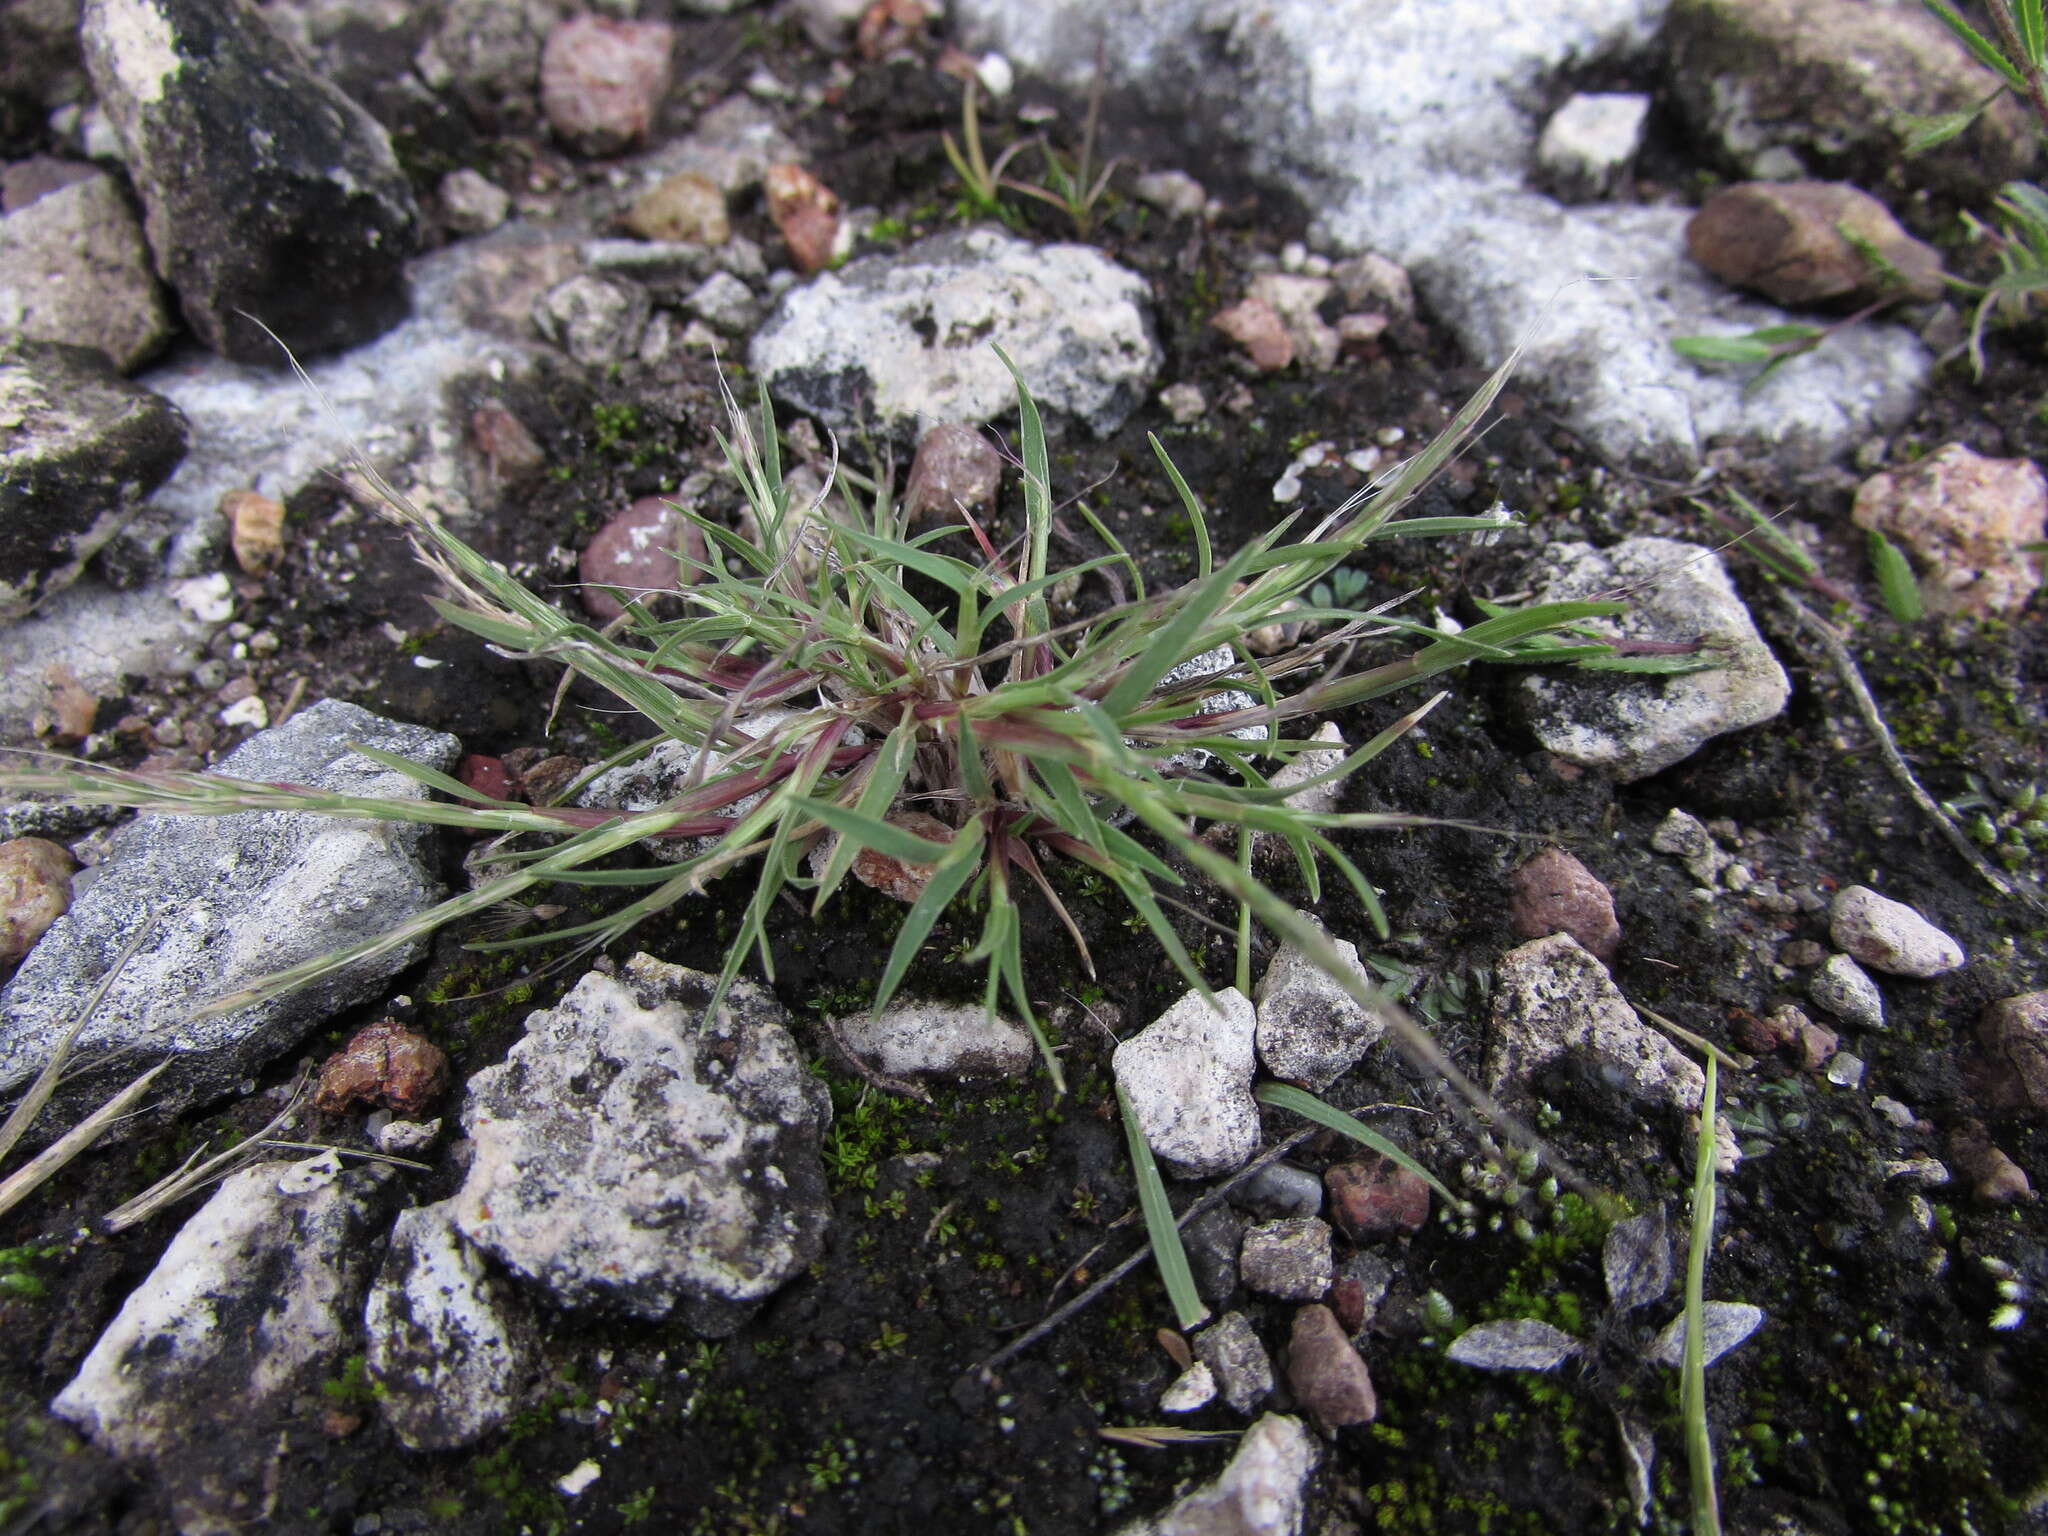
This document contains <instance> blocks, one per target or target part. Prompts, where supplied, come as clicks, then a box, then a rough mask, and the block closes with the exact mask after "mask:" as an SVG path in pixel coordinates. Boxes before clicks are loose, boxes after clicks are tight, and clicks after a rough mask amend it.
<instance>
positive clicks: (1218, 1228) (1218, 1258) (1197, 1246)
mask: <svg viewBox="0 0 2048 1536" xmlns="http://www.w3.org/2000/svg"><path fill="white" fill-rule="evenodd" d="M1246 1225H1247V1223H1246V1221H1245V1217H1244V1213H1243V1212H1242V1211H1238V1210H1236V1209H1234V1208H1232V1207H1231V1206H1230V1205H1228V1204H1224V1205H1219V1206H1217V1207H1215V1208H1214V1209H1213V1210H1210V1211H1208V1212H1206V1213H1205V1214H1203V1215H1201V1216H1197V1217H1196V1218H1195V1219H1194V1220H1193V1221H1191V1222H1189V1223H1188V1224H1187V1225H1186V1226H1184V1227H1182V1228H1181V1229H1180V1241H1181V1246H1182V1247H1183V1248H1185V1249H1186V1250H1187V1255H1188V1269H1189V1270H1190V1271H1191V1272H1192V1273H1193V1275H1194V1277H1195V1289H1196V1291H1197V1292H1199V1293H1200V1295H1201V1297H1202V1300H1204V1301H1205V1302H1207V1303H1208V1304H1209V1305H1210V1306H1212V1307H1220V1306H1223V1305H1224V1304H1226V1303H1227V1302H1228V1301H1229V1300H1230V1297H1231V1293H1232V1292H1234V1291H1235V1290H1236V1289H1237V1253H1238V1250H1239V1249H1240V1248H1241V1247H1243V1246H1244V1229H1245V1227H1246Z"/></svg>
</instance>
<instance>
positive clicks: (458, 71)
mask: <svg viewBox="0 0 2048 1536" xmlns="http://www.w3.org/2000/svg"><path fill="white" fill-rule="evenodd" d="M568 11H569V6H568V4H567V3H566V0H446V4H445V5H444V6H442V7H441V9H440V14H439V25H438V26H437V27H436V28H435V30H434V32H433V34H432V35H431V36H430V37H428V39H427V40H426V42H425V43H424V44H422V45H421V47H420V49H419V51H418V52H417V53H416V54H415V55H414V56H413V68H414V69H415V70H416V71H417V72H418V74H419V77H420V79H421V80H422V81H424V82H425V83H426V84H427V85H428V86H429V87H431V88H432V89H433V90H436V91H440V92H444V93H446V94H447V95H450V96H452V97H454V99H455V100H456V102H457V103H459V104H460V105H461V107H462V108H463V110H464V111H466V112H467V113H468V114H469V116H470V118H471V119H472V120H473V121H474V122H475V123H476V125H477V127H478V128H479V129H481V130H482V131H483V132H485V133H495V134H516V133H520V132H524V131H529V130H531V129H532V128H533V127H534V126H535V125H537V124H538V123H539V121H540V51H541V46H542V45H543V44H544V43H545V42H546V41H547V35H548V33H549V31H550V30H551V29H552V28H553V27H554V25H555V23H556V22H557V21H560V20H561V19H562V17H563V16H565V15H567V14H568Z"/></svg>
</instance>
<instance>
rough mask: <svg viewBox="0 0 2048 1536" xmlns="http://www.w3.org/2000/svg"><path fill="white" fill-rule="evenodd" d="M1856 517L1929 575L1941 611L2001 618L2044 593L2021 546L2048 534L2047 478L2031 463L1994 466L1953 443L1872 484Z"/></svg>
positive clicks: (2034, 556) (1861, 490)
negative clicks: (1896, 545)
mask: <svg viewBox="0 0 2048 1536" xmlns="http://www.w3.org/2000/svg"><path fill="white" fill-rule="evenodd" d="M1850 516H1851V517H1853V518H1854V519H1855V522H1856V526H1857V527H1859V528H1874V529H1876V530H1877V531H1878V532H1879V533H1887V534H1890V535H1891V536H1892V537H1894V538H1896V539H1898V540H1900V541H1901V542H1903V543H1904V544H1905V546H1906V547H1907V548H1908V549H1909V550H1911V551H1912V552H1913V554H1914V555H1915V556H1916V557H1918V559H1919V560H1920V562H1921V563H1922V564H1923V565H1924V566H1926V567H1928V568H1929V569H1928V574H1927V580H1926V581H1925V582H1924V583H1923V584H1922V586H1923V590H1924V591H1925V592H1926V594H1927V596H1928V598H1929V603H1928V606H1929V607H1931V608H1933V609H1935V610H1936V611H1937V612H1944V613H1963V614H1970V615H1973V616H1976V617H1979V618H1982V617H1984V616H1986V615H1990V616H1993V617H2005V616H2007V615H2010V614H2015V613H2017V612H2019V611H2020V610H2021V609H2022V608H2024V607H2026V605H2027V600H2028V599H2029V598H2031V597H2032V596H2033V595H2034V591H2035V589H2036V588H2038V587H2039V586H2040V585H2041V556H2040V555H2039V554H2038V553H2037V552H2034V551H2030V550H2028V549H2026V548H2024V546H2026V545H2029V544H2038V543H2039V542H2040V540H2041V535H2042V533H2043V532H2044V531H2048V476H2044V475H2043V474H2042V473H2041V469H2040V466H2039V465H2037V464H2035V463H2034V461H2033V460H2032V459H1988V458H1984V457H1982V456H1981V455H1979V454H1975V453H1972V452H1971V451H1970V450H1969V449H1968V448H1966V447H1965V446H1963V445H1962V444H1961V443H1950V444H1948V445H1947V446H1946V447H1943V448H1937V449H1936V450H1935V451H1934V452H1933V453H1930V454H1929V455H1928V456H1927V457H1926V458H1924V459H1921V460H1920V461H1919V462H1918V463H1915V464H1910V465H1907V466H1905V467H1903V468H1900V469H1895V470H1887V471H1885V472H1883V473H1881V474H1876V475H1872V476H1871V477H1870V478H1869V479H1868V480H1866V481H1864V482H1863V484H1862V485H1861V486H1859V487H1858V488H1857V490H1856V505H1855V509H1854V510H1853V511H1852V512H1851V513H1850Z"/></svg>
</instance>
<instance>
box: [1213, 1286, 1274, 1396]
mask: <svg viewBox="0 0 2048 1536" xmlns="http://www.w3.org/2000/svg"><path fill="white" fill-rule="evenodd" d="M1194 1344H1195V1358H1196V1359H1197V1360H1200V1361H1201V1362H1202V1363H1203V1364H1204V1365H1206V1366H1208V1367H1209V1370H1210V1371H1211V1373H1213V1374H1214V1376H1215V1378H1216V1385H1217V1387H1218V1389H1219V1390H1221V1392H1222V1393H1223V1400H1224V1401H1225V1402H1226V1403H1228V1404H1229V1405H1230V1406H1231V1408H1232V1409H1234V1410H1235V1411H1236V1412H1238V1413H1242V1414H1245V1415H1247V1416H1249V1415H1250V1414H1251V1412H1252V1410H1253V1409H1255V1408H1257V1407H1258V1406H1259V1404H1260V1403H1262V1402H1264V1401H1265V1400H1266V1399H1267V1398H1268V1397H1270V1396H1272V1393H1273V1357H1272V1356H1271V1355H1269V1354H1268V1353H1267V1352H1266V1346H1265V1345H1264V1344H1263V1343H1261V1342H1260V1340H1259V1333H1258V1330H1257V1329H1256V1328H1254V1327H1252V1325H1251V1320H1250V1319H1249V1318H1247V1317H1246V1316H1245V1315H1244V1314H1243V1313H1242V1312H1226V1313H1224V1314H1223V1315H1222V1316H1221V1317H1219V1318H1217V1319H1216V1321H1215V1322H1213V1323H1211V1324H1210V1325H1209V1326H1208V1327H1207V1328H1204V1329H1203V1330H1202V1331H1201V1332H1200V1333H1198V1334H1196V1335H1195V1340H1194Z"/></svg>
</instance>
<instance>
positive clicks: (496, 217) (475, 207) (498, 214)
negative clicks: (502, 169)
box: [440, 166, 512, 235]
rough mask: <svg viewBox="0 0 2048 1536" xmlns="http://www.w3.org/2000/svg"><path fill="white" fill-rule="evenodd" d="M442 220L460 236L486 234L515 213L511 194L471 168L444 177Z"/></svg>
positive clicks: (441, 194) (442, 181) (463, 168)
mask: <svg viewBox="0 0 2048 1536" xmlns="http://www.w3.org/2000/svg"><path fill="white" fill-rule="evenodd" d="M440 196H441V217H442V219H443V220H444V221H446V223H447V225H448V227H449V228H450V229H452V230H454V231H455V232H456V233H457V234H463V235H486V234H489V233H490V232H491V231H492V230H494V229H496V228H497V227H498V226H499V225H500V224H502V223H504V222H505V219H506V217H507V216H508V215H509V214H510V213H511V212H512V194H511V193H509V192H507V191H506V190H505V189H504V188H503V187H501V186H499V185H498V184H497V183H496V182H495V181H492V180H491V179H490V178H489V177H488V176H484V175H482V174H480V173H479V172H476V171H472V170H471V169H470V168H469V167H468V166H464V167H462V168H461V169H460V170H455V171H450V172H449V173H448V174H447V175H446V176H443V177H442V178H441V186H440Z"/></svg>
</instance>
